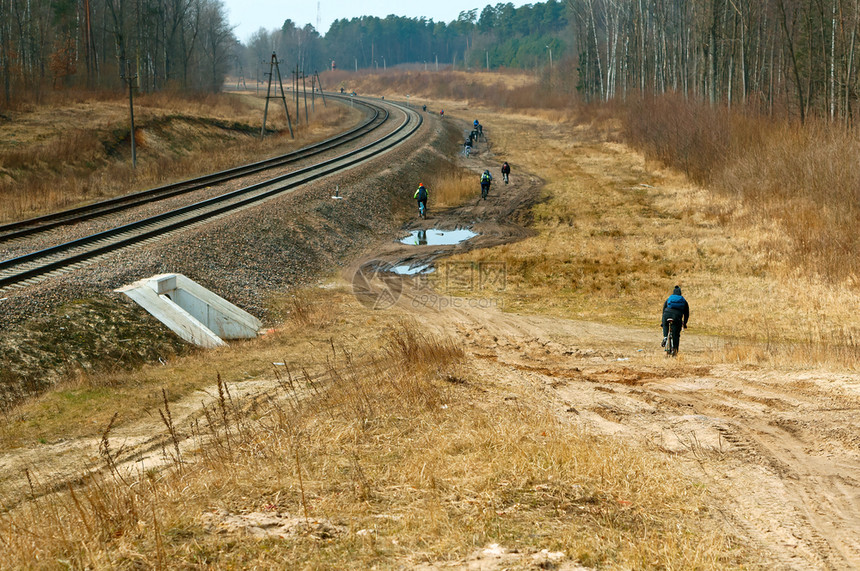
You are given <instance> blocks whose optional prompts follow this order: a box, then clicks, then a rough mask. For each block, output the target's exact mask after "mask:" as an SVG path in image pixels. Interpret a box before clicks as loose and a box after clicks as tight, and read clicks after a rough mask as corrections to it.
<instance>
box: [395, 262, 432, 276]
mask: <svg viewBox="0 0 860 571" xmlns="http://www.w3.org/2000/svg"><path fill="white" fill-rule="evenodd" d="M387 271H389V272H391V273H393V274H397V275H400V276H417V275H419V274H432V273H433V272H434V271H436V268H434V267H433V266H431V265H430V264H422V265H420V266H406V265H403V266H392V267H391V268H389V269H388V270H387Z"/></svg>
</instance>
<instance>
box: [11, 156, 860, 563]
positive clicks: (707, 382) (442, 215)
mask: <svg viewBox="0 0 860 571" xmlns="http://www.w3.org/2000/svg"><path fill="white" fill-rule="evenodd" d="M464 163H465V166H467V167H469V168H473V169H474V170H475V171H476V172H477V171H478V170H479V169H480V168H482V166H481V164H480V162H479V160H478V159H477V158H471V159H465V160H464ZM540 184H541V181H540V180H538V179H537V178H534V177H530V176H515V177H513V178H512V183H511V184H510V185H508V186H505V185H502V184H496V185H495V186H494V188H493V191H492V192H491V194H490V197H489V198H488V200H486V201H481V200H480V199H479V198H478V197H477V192H476V200H474V201H471V202H469V203H468V204H466V205H465V206H463V207H460V208H457V209H453V210H450V211H448V212H434V211H433V209H432V202H431V209H430V217H429V218H428V219H427V220H426V221H421V220H416V221H414V222H413V223H412V225H411V226H410V227H408V228H406V230H412V229H420V228H425V229H433V228H442V229H447V230H451V229H454V228H457V227H461V226H465V225H468V226H471V227H472V228H473V229H474V230H476V231H479V232H480V233H481V235H480V236H479V237H477V238H475V239H473V240H470V241H468V242H465V243H462V244H459V245H453V246H433V245H429V244H428V245H407V244H402V243H400V242H390V241H386V242H384V243H381V244H380V247H379V248H378V250H377V251H376V252H374V253H373V254H372V255H370V256H365V257H363V258H362V259H360V260H356V262H355V263H354V264H353V265H351V266H350V267H349V268H348V269H346V270H345V271H344V272H343V274H342V280H343V282H344V284H343V285H346V286H347V287H353V288H355V291H356V294H357V298H358V299H359V301H362V303H364V304H365V305H366V306H368V308H372V310H373V311H392V312H394V313H407V314H409V315H411V316H413V317H414V318H415V319H416V320H418V321H419V322H420V323H422V324H423V325H424V326H425V327H427V328H428V329H431V330H435V331H437V332H440V333H444V334H446V335H449V336H451V337H453V338H455V339H457V340H458V341H459V342H460V343H462V345H463V346H464V347H465V348H466V350H467V352H468V355H469V358H470V362H472V363H473V366H474V367H476V368H477V370H478V371H479V372H480V373H481V374H482V375H484V376H486V377H487V378H492V379H494V381H495V385H496V386H502V387H509V388H510V393H509V394H505V393H501V394H492V395H488V396H487V398H496V399H504V398H515V397H513V396H510V395H516V394H523V393H528V394H529V395H533V396H536V397H539V398H540V399H542V400H543V401H544V402H546V403H547V407H548V408H550V409H551V410H554V411H555V412H556V414H557V415H558V417H559V418H561V419H563V420H564V421H565V422H570V423H576V424H581V425H584V426H586V427H588V428H589V429H590V430H593V431H596V432H600V433H604V434H608V435H614V436H616V437H619V438H623V439H625V440H627V441H629V442H632V443H638V444H640V445H641V446H643V447H647V448H650V449H655V450H658V451H662V453H665V454H667V455H670V456H672V457H673V458H675V459H676V461H677V466H678V467H679V470H683V471H684V472H685V473H687V474H688V475H689V476H690V477H691V478H692V479H695V480H696V481H701V482H703V483H704V485H706V486H707V487H708V489H709V491H710V493H711V495H712V497H713V506H712V513H716V514H717V515H716V517H718V518H719V519H722V520H723V521H724V525H725V526H726V528H727V529H729V530H730V532H731V533H734V534H736V535H737V536H738V537H739V538H741V539H742V540H744V541H746V542H748V544H749V545H750V546H752V548H753V549H755V550H756V551H757V552H758V553H759V554H760V560H759V561H758V562H759V563H760V564H761V566H762V567H765V568H773V569H797V570H807V569H857V568H860V431H858V429H857V423H856V415H857V411H858V410H860V375H856V374H848V373H840V372H833V371H826V370H819V369H815V370H807V371H802V370H796V369H795V370H776V369H768V368H761V367H757V366H750V365H735V364H713V363H714V360H713V359H708V358H706V357H707V355H708V354H709V353H712V352H714V351H715V350H718V349H720V348H721V341H720V340H719V339H716V338H713V337H704V336H697V335H695V334H694V333H686V334H685V335H684V336H683V337H682V342H681V351H682V354H681V356H680V357H679V358H678V359H669V358H666V357H665V356H664V355H663V354H662V352H661V351H660V347H659V341H660V335H659V331H658V330H657V328H656V327H655V328H653V329H648V330H646V329H637V328H631V327H622V326H615V325H610V324H601V323H594V322H586V321H575V320H567V319H561V318H556V317H543V316H529V315H520V314H516V313H509V312H505V311H504V310H503V308H502V307H499V305H500V303H497V301H498V300H496V299H494V296H493V291H494V288H499V287H504V284H503V282H502V281H501V280H503V276H498V275H496V274H494V273H493V268H492V267H488V268H483V269H482V268H478V269H475V268H472V270H470V271H469V272H466V273H465V274H464V273H461V274H459V277H457V274H456V272H454V273H452V272H450V271H449V272H447V273H446V275H447V276H449V277H450V276H452V275H454V276H455V278H456V279H458V280H459V281H458V283H457V284H450V283H441V282H440V281H439V280H436V281H434V280H433V277H432V276H433V274H429V275H418V276H414V277H408V276H406V277H404V276H395V275H392V274H390V273H388V272H385V271H381V270H384V268H386V267H389V266H391V265H394V266H397V265H406V266H412V267H415V266H420V265H422V264H425V263H429V262H435V263H437V264H443V263H445V262H444V256H445V255H447V254H450V253H452V252H457V251H463V250H466V249H473V248H478V247H485V246H491V245H495V244H500V243H504V242H507V241H510V240H516V239H522V238H525V237H527V236H528V235H529V232H528V231H527V230H525V229H523V228H522V227H520V226H519V225H518V224H516V223H514V222H513V221H514V220H515V219H516V216H515V213H516V212H518V211H519V212H521V211H522V208H523V207H524V206H527V205H528V204H529V203H530V202H531V201H533V200H535V198H536V196H537V194H538V191H539V188H540ZM476 221H477V222H476ZM463 271H465V270H463ZM452 285H456V288H455V289H456V291H457V292H458V295H457V296H454V295H448V294H447V293H446V292H447V291H448V290H449V289H450V287H451V286H452ZM464 289H466V290H469V289H471V290H472V293H473V295H463V290H464ZM273 386H274V382H273V381H259V382H253V383H252V382H246V383H243V384H242V389H241V390H242V391H243V392H244V394H245V395H254V394H259V393H261V392H264V391H266V390H269V389H271V388H272V387H273ZM216 398H217V388H215V387H211V388H209V389H207V390H204V391H202V392H198V393H197V394H194V395H192V396H190V397H189V398H187V399H185V400H184V401H182V402H180V403H176V404H173V405H171V411H172V414H173V417H174V419H175V420H176V423H177V424H178V425H179V424H187V422H188V419H190V418H193V417H195V416H196V415H199V414H200V404H201V402H205V403H212V402H213V401H214V400H215V399H216ZM164 433H165V430H164V426H163V425H162V424H161V420H160V419H159V418H157V417H155V418H148V419H143V420H141V421H140V422H138V423H135V424H133V425H128V426H125V427H122V429H121V430H117V431H116V432H115V433H113V435H112V437H113V441H114V442H116V445H115V446H114V448H115V450H119V449H120V448H121V447H122V448H123V451H122V453H121V457H122V458H124V461H125V462H126V463H127V464H128V465H130V466H134V465H136V464H137V465H139V466H140V467H141V468H146V467H151V466H152V465H153V464H157V463H159V462H161V461H163V459H164V458H165V457H168V456H169V454H170V451H169V446H168V442H169V440H168V439H167V438H166V436H165V434H164ZM98 444H99V443H98V440H97V439H92V440H88V441H82V442H68V441H66V442H61V443H57V444H55V445H51V446H45V447H41V448H39V455H38V457H36V456H33V454H35V451H33V450H31V451H28V450H20V451H17V452H16V453H15V454H6V455H4V456H3V457H2V458H0V475H2V479H5V480H6V483H7V484H8V483H9V481H8V478H9V477H10V475H11V474H13V473H20V471H21V469H22V468H23V467H26V466H34V465H39V466H40V468H41V469H40V471H41V472H42V473H48V472H53V473H54V475H55V476H63V477H65V478H74V477H75V475H80V471H79V470H80V468H81V467H82V463H83V464H89V466H90V467H93V468H94V467H96V466H97V465H98V464H99V458H98ZM191 444H192V443H191V442H189V443H188V446H191ZM46 453H47V455H46ZM48 458H50V459H51V460H50V462H51V463H52V464H54V467H53V468H52V467H51V466H49V465H47V464H46V462H49V460H47V459H48ZM54 468H56V469H54ZM0 481H2V480H0ZM4 487H5V486H4ZM540 555H541V556H542V557H543V559H541V561H544V560H546V561H551V562H552V565H557V566H556V567H555V568H559V569H578V568H580V567H578V566H576V565H575V564H573V563H571V562H562V561H557V559H558V554H552V553H546V554H540ZM524 557H533V556H532V555H529V556H526V555H523V554H515V553H509V552H507V551H506V550H505V548H504V546H488V547H487V548H486V549H484V550H483V551H481V552H479V553H476V554H474V555H473V556H472V557H470V558H467V559H464V560H462V561H460V562H459V563H454V564H453V565H452V564H450V563H447V564H446V565H445V566H444V567H445V568H446V569H450V568H461V569H503V568H506V567H510V566H512V565H514V566H518V565H522V564H523V563H524V562H523V558H524ZM538 559H540V558H538ZM541 561H537V560H535V561H534V562H533V563H534V565H537V566H539V567H543V568H547V567H546V562H545V561H544V563H541ZM422 568H424V569H433V568H436V567H434V566H432V565H431V566H424V567H422Z"/></svg>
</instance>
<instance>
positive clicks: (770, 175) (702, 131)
mask: <svg viewBox="0 0 860 571" xmlns="http://www.w3.org/2000/svg"><path fill="white" fill-rule="evenodd" d="M625 129H626V131H627V135H628V137H629V138H630V140H631V141H632V142H633V143H634V144H636V145H637V146H639V147H640V148H642V149H643V150H644V151H645V153H646V155H648V156H649V157H653V158H656V159H657V160H660V161H662V162H663V163H665V164H667V165H671V166H674V167H677V168H680V169H682V170H683V171H684V172H685V173H686V174H687V175H688V176H690V177H691V178H693V179H694V180H695V181H697V182H699V183H701V184H706V185H708V186H709V187H710V188H711V189H713V190H714V191H716V192H720V193H723V194H725V195H727V196H729V197H730V199H731V202H732V206H731V210H730V211H729V212H730V214H731V215H732V216H733V217H735V218H743V220H741V221H740V224H741V225H743V226H746V227H754V226H774V227H775V228H776V229H777V230H778V232H775V233H774V236H773V239H772V240H771V242H770V244H769V245H768V246H767V247H768V249H769V251H770V252H771V257H772V258H773V259H775V260H787V261H789V262H790V264H791V265H792V266H795V267H800V268H802V269H803V270H804V271H805V272H806V273H808V274H813V275H818V276H821V277H822V278H824V279H827V280H836V281H840V282H843V281H846V280H847V281H849V282H851V283H852V284H853V283H855V282H856V281H857V279H858V276H860V260H858V258H857V256H856V255H854V254H855V253H856V252H857V251H858V247H860V238H858V236H857V233H856V231H855V230H856V228H857V226H858V223H860V208H858V204H860V174H858V171H857V169H856V168H852V166H853V164H854V163H856V162H857V160H858V159H860V136H858V134H857V132H856V131H846V130H844V129H843V128H842V127H841V126H840V125H832V124H827V123H822V122H816V121H815V120H812V121H810V122H808V123H807V124H806V125H798V124H789V123H786V122H785V121H783V120H780V119H771V118H764V117H756V116H747V115H744V114H742V113H737V112H735V113H733V114H730V113H728V112H727V111H726V110H725V109H722V108H716V109H715V108H710V107H707V106H705V105H696V104H695V103H692V102H689V101H683V100H681V99H680V98H662V99H657V100H654V101H649V102H648V103H641V104H639V105H637V106H634V108H633V109H631V111H630V113H629V114H628V115H627V119H626V121H625Z"/></svg>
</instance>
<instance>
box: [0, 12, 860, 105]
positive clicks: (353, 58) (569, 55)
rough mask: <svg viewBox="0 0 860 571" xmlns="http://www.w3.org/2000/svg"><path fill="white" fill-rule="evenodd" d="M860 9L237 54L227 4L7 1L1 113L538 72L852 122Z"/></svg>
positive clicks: (676, 17)
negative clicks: (455, 74) (71, 98)
mask: <svg viewBox="0 0 860 571" xmlns="http://www.w3.org/2000/svg"><path fill="white" fill-rule="evenodd" d="M858 28H860V0H565V1H564V2H559V1H557V0H548V1H547V2H539V3H535V4H527V5H525V6H521V7H515V6H514V5H513V4H511V3H499V4H496V5H487V6H486V7H485V8H484V9H483V10H478V9H475V10H469V11H464V12H461V13H460V15H459V17H458V18H457V19H456V20H454V21H451V22H448V23H446V22H434V21H433V20H427V19H423V18H405V17H398V16H388V17H386V18H377V17H372V16H364V17H361V18H353V19H349V20H346V19H342V20H336V21H335V22H334V23H333V24H332V26H331V28H330V29H329V30H328V32H327V33H326V34H325V36H322V35H320V34H319V32H318V31H317V30H315V29H314V28H313V26H311V25H306V26H304V27H300V26H297V25H296V24H295V23H294V22H292V21H291V20H286V21H285V22H284V23H283V25H282V26H280V27H279V28H275V29H265V28H261V29H260V30H259V31H258V32H256V33H255V34H253V35H252V36H251V37H250V38H247V40H246V44H244V45H243V44H242V43H240V42H239V41H238V40H237V39H236V37H235V35H234V34H233V32H232V29H231V28H230V25H229V22H228V21H227V19H226V16H225V10H224V7H223V4H222V3H221V1H220V0H4V1H3V2H0V74H2V90H3V103H4V104H6V105H9V104H10V103H11V102H13V101H14V100H15V99H16V97H25V98H26V97H29V98H32V97H33V96H34V94H35V95H36V96H38V94H39V93H40V92H43V91H44V90H47V89H62V88H65V87H86V88H90V89H104V88H116V87H119V86H121V85H122V79H121V77H120V76H121V74H122V73H126V62H129V63H128V71H127V72H128V73H130V74H132V75H137V76H138V79H137V80H136V81H137V85H138V87H139V88H140V89H141V90H146V91H155V90H160V89H164V88H180V89H188V90H207V91H217V90H218V89H220V88H221V86H222V85H223V82H224V79H225V77H226V76H227V75H228V74H235V75H237V76H240V77H242V78H244V80H245V81H246V84H247V83H248V82H249V81H253V80H259V79H261V78H262V77H261V76H262V75H263V74H264V73H265V72H266V71H268V69H267V67H266V65H265V64H264V62H268V61H269V60H270V58H271V53H272V52H273V51H274V52H276V53H277V54H278V56H279V58H280V60H281V61H282V62H283V66H282V67H283V74H284V75H285V76H287V77H289V73H288V71H289V70H294V69H295V68H296V66H298V67H299V68H300V69H301V70H303V71H304V72H305V73H308V74H309V73H311V72H313V71H323V70H326V69H330V68H331V67H332V64H334V65H335V66H336V67H337V68H338V69H341V70H359V69H363V70H366V69H374V70H375V69H386V68H391V67H394V66H403V65H405V64H411V66H412V67H413V68H416V67H417V68H418V69H428V70H435V69H437V66H444V67H446V68H451V67H453V68H455V69H472V70H477V69H487V68H489V69H491V70H492V69H498V68H501V67H507V68H520V69H530V70H535V71H539V72H540V73H543V74H544V76H545V77H546V76H548V75H549V74H550V73H549V72H553V73H552V79H553V81H552V85H553V86H555V88H556V89H559V90H562V91H564V92H565V93H567V94H568V95H569V99H570V100H571V101H583V100H584V101H598V100H601V101H609V100H614V99H625V98H627V97H628V96H630V95H631V94H634V93H635V94H648V93H657V94H660V93H666V92H675V93H681V94H683V95H684V96H686V97H688V98H692V99H695V100H698V101H706V102H709V103H711V104H718V103H722V104H725V105H727V106H737V105H745V106H753V107H756V108H758V109H761V110H765V111H768V112H774V111H776V112H780V113H784V112H786V111H787V112H788V113H789V114H791V115H793V116H797V117H799V118H800V119H801V120H803V119H805V118H806V117H807V116H809V115H817V116H821V117H826V118H829V119H832V120H837V119H839V120H845V121H848V120H849V119H850V117H851V116H852V109H853V105H854V102H855V101H856V97H857V95H856V93H857V89H856V86H857V75H858V62H857V60H858V58H857V56H856V51H857V49H856V45H857V31H858Z"/></svg>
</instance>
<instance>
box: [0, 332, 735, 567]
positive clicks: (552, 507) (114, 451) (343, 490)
mask: <svg viewBox="0 0 860 571" xmlns="http://www.w3.org/2000/svg"><path fill="white" fill-rule="evenodd" d="M382 351H383V353H382V354H383V356H384V357H383V358H381V359H370V360H366V359H357V358H355V357H353V356H352V355H351V354H350V353H349V352H344V351H342V350H341V349H340V347H339V345H338V343H337V342H336V341H333V342H332V344H331V348H330V352H329V354H328V357H327V360H328V362H329V366H328V367H327V369H326V370H325V372H324V374H323V375H322V376H317V375H310V374H306V373H304V372H302V371H301V370H299V371H287V372H284V373H282V374H281V377H280V385H279V386H280V388H279V389H278V390H277V391H276V392H272V393H270V394H268V395H264V396H263V397H258V398H255V399H241V398H239V397H238V396H236V394H235V390H234V389H233V388H231V387H230V386H228V385H227V384H226V383H223V382H221V381H220V379H219V381H218V395H219V396H218V398H217V399H216V401H215V402H214V403H213V404H212V405H208V406H207V407H205V408H204V409H203V410H202V411H201V414H200V415H199V417H198V418H197V419H196V420H195V421H194V422H192V423H191V424H190V425H186V426H177V425H176V423H175V422H174V420H173V415H172V413H171V406H172V405H171V403H170V401H169V399H168V398H167V395H166V394H165V395H163V399H162V404H161V407H160V410H159V417H160V418H161V419H162V421H163V424H164V427H165V429H164V432H163V435H162V439H163V440H162V443H163V446H162V449H163V452H162V454H163V457H164V458H163V461H162V462H161V464H162V467H158V466H157V465H151V466H149V467H147V466H145V465H143V466H141V467H140V468H138V469H135V468H131V467H128V466H127V465H125V464H123V463H122V461H121V456H122V454H121V450H119V443H118V442H117V440H116V439H115V438H114V437H113V436H112V434H111V431H112V425H113V421H111V423H110V424H109V425H108V427H107V428H106V429H105V431H104V433H103V434H102V437H101V445H100V455H101V464H102V470H101V471H100V472H99V473H98V474H97V475H92V476H87V477H86V478H84V479H83V481H82V482H80V483H79V484H75V485H74V486H67V487H65V489H60V490H50V489H46V486H45V484H43V483H42V482H40V480H39V475H38V474H36V473H33V474H29V479H28V482H29V484H28V493H29V494H30V501H26V502H24V503H23V504H21V505H18V506H17V507H12V508H11V509H10V510H8V511H7V512H5V513H3V514H2V515H0V558H2V560H3V562H4V565H5V566H9V567H10V568H30V567H46V568H50V567H56V566H61V565H66V566H69V567H72V568H93V569H107V568H117V567H120V568H123V567H136V568H137V567H143V568H168V567H206V568H236V567H243V568H251V567H255V568H282V566H283V565H284V564H285V562H287V561H289V562H290V565H292V566H296V567H311V568H338V569H360V568H369V567H372V566H377V567H384V568H399V567H404V566H405V567H409V566H412V565H415V564H418V563H423V562H438V561H441V562H445V561H450V560H452V559H457V558H460V557H465V556H467V555H469V554H471V553H473V552H475V551H479V550H480V549H482V548H483V547H485V546H487V545H488V544H490V543H499V544H501V545H503V546H505V547H508V548H509V549H517V550H520V552H521V553H523V557H524V559H526V560H527V559H528V557H529V554H530V553H533V552H536V551H539V550H541V549H550V550H562V551H563V552H564V553H565V555H566V556H567V557H568V558H570V559H571V560H574V561H578V562H580V563H582V564H585V565H589V566H597V567H602V566H607V567H617V568H654V567H659V568H697V569H725V568H731V567H736V566H739V565H740V563H741V561H742V560H741V559H739V557H741V556H742V552H741V551H740V550H738V549H737V548H736V546H735V545H733V544H732V541H731V539H730V538H727V537H725V536H723V535H721V534H720V533H717V532H715V531H714V530H713V527H712V526H711V525H710V522H709V520H710V515H709V513H708V508H707V504H708V502H707V498H706V496H705V495H704V494H703V490H702V488H701V487H698V486H696V485H695V484H692V483H690V482H686V481H684V480H682V479H681V478H679V477H677V476H676V475H675V473H674V472H673V471H672V467H671V465H669V464H668V463H667V461H666V460H660V459H658V458H657V457H656V456H654V455H651V454H649V453H643V452H642V451H641V450H632V449H630V448H629V447H627V446H626V445H625V444H623V443H622V442H620V441H618V440H613V439H605V438H600V437H597V436H594V435H591V434H589V433H587V432H585V431H583V430H581V429H577V428H572V427H571V426H570V425H568V424H562V423H560V422H559V421H558V420H557V419H556V418H555V415H554V414H553V413H552V412H550V411H547V410H545V409H544V408H543V406H542V405H540V404H539V403H536V402H532V401H531V400H530V398H529V397H528V396H527V395H524V394H523V395H517V399H513V400H502V399H500V398H487V395H488V393H487V392H486V391H485V390H483V389H482V387H481V386H479V385H478V384H477V383H478V380H477V378H476V377H475V376H474V372H473V371H471V370H470V368H469V365H468V363H466V362H465V359H464V354H463V351H462V349H460V348H459V347H458V346H457V345H456V344H454V343H453V342H452V341H451V340H447V339H444V338H439V337H435V336H432V335H428V334H427V333H425V332H422V331H420V330H418V329H417V327H416V326H415V325H413V324H411V323H409V322H403V323H400V324H396V325H394V326H392V327H391V329H390V330H389V331H388V333H387V335H386V336H385V341H384V343H383V346H382ZM485 383H486V380H482V381H481V383H480V384H482V385H483V384H485ZM254 522H256V526H254V525H253V523H254ZM267 533H270V535H267Z"/></svg>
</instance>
